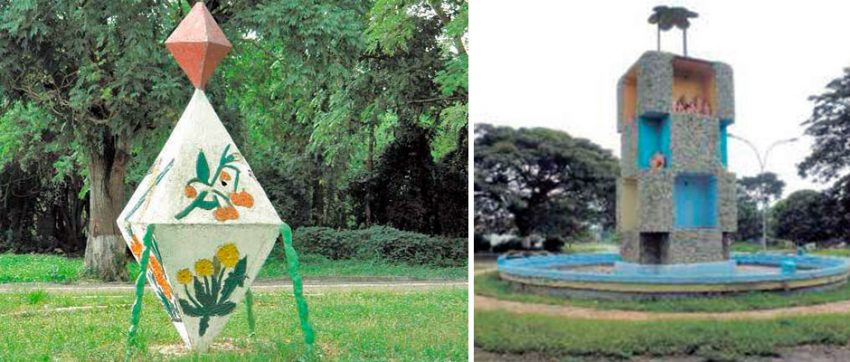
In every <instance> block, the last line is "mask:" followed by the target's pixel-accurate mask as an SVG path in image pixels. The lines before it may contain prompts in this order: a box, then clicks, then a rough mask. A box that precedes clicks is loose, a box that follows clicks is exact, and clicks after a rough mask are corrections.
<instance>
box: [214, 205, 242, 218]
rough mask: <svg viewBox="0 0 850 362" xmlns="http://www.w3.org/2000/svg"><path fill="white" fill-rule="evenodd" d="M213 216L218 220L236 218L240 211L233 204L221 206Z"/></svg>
mask: <svg viewBox="0 0 850 362" xmlns="http://www.w3.org/2000/svg"><path fill="white" fill-rule="evenodd" d="M213 216H214V217H215V219H216V220H218V221H227V220H236V219H238V218H239V212H238V211H236V208H235V207H233V206H226V207H219V208H216V209H215V210H214V211H213Z"/></svg>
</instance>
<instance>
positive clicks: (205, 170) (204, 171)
mask: <svg viewBox="0 0 850 362" xmlns="http://www.w3.org/2000/svg"><path fill="white" fill-rule="evenodd" d="M195 172H196V173H197V176H198V179H200V180H202V181H204V183H206V184H208V185H209V182H210V165H208V164H207V156H204V151H203V150H201V151H198V161H197V162H195Z"/></svg>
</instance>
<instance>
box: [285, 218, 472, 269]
mask: <svg viewBox="0 0 850 362" xmlns="http://www.w3.org/2000/svg"><path fill="white" fill-rule="evenodd" d="M294 239H295V240H294V244H295V247H296V249H298V250H299V252H301V253H304V254H319V255H323V256H325V257H327V258H329V259H364V260H369V259H382V260H386V261H390V262H396V263H405V264H412V265H433V266H463V265H466V257H467V243H466V238H450V237H442V236H430V235H425V234H419V233H414V232H410V231H402V230H398V229H394V228H391V227H387V226H373V227H370V228H368V229H361V230H335V229H332V228H327V227H302V228H299V229H298V230H296V231H295V235H294Z"/></svg>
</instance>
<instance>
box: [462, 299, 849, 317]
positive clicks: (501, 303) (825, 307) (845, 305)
mask: <svg viewBox="0 0 850 362" xmlns="http://www.w3.org/2000/svg"><path fill="white" fill-rule="evenodd" d="M475 310H476V311H480V310H489V311H492V310H504V311H508V312H512V313H520V314H543V315H552V316H562V317H570V318H584V319H595V320H625V321H653V320H670V319H721V320H732V319H770V318H777V317H786V316H796V315H801V314H806V315H812V314H834V313H850V301H843V302H835V303H826V304H818V305H808V306H800V307H790V308H779V309H766V310H751V311H740V312H721V313H704V312H701V313H684V312H674V313H660V312H641V311H629V310H603V309H593V308H583V307H574V306H568V305H549V304H536V303H521V302H512V301H507V300H500V299H495V298H490V297H484V296H480V295H476V296H475Z"/></svg>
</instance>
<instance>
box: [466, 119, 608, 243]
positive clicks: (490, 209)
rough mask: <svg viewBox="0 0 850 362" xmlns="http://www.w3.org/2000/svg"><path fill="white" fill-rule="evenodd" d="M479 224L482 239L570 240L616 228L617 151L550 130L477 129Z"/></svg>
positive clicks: (476, 201)
mask: <svg viewBox="0 0 850 362" xmlns="http://www.w3.org/2000/svg"><path fill="white" fill-rule="evenodd" d="M474 162H475V183H474V184H475V218H476V219H475V223H476V231H479V232H509V231H515V232H516V233H517V234H519V235H520V236H528V235H531V234H540V235H542V236H549V237H562V238H569V237H572V236H575V235H577V234H579V233H581V232H585V231H587V230H588V228H589V227H590V226H591V225H601V226H605V227H609V228H610V227H612V226H613V224H614V214H615V208H614V201H615V200H614V199H615V194H616V192H615V180H616V177H617V175H618V173H619V171H618V170H619V168H618V164H617V160H616V159H615V158H614V156H613V155H611V152H610V151H608V150H605V149H602V148H601V147H600V146H598V145H596V144H594V143H593V142H591V141H588V140H586V139H581V138H574V137H572V136H570V135H568V134H567V133H564V132H560V131H555V130H550V129H545V128H520V129H513V128H509V127H494V126H492V125H488V124H476V128H475V154H474Z"/></svg>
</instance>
